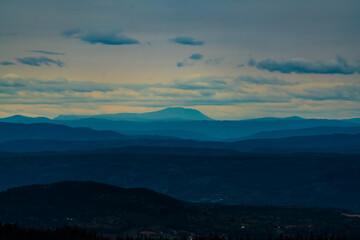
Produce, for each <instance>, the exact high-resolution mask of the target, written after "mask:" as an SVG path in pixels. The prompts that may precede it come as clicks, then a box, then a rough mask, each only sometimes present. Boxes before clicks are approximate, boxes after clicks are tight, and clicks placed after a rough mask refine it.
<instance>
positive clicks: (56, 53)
mask: <svg viewBox="0 0 360 240" xmlns="http://www.w3.org/2000/svg"><path fill="white" fill-rule="evenodd" d="M29 52H33V53H41V54H47V55H65V53H59V52H50V51H43V50H32V51H29Z"/></svg>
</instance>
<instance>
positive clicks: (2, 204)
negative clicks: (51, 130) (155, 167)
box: [0, 181, 360, 239]
mask: <svg viewBox="0 0 360 240" xmlns="http://www.w3.org/2000/svg"><path fill="white" fill-rule="evenodd" d="M59 196H61V197H59ZM343 213H345V212H344V211H341V210H337V209H322V208H304V207H250V206H223V205H218V204H195V203H189V202H184V201H179V200H176V199H174V198H171V197H168V196H165V195H162V194H159V193H156V192H153V191H150V190H147V189H124V188H119V187H114V186H110V185H106V184H101V183H95V182H74V181H71V182H60V183H54V184H49V185H30V186H23V187H19V188H14V189H9V190H7V191H4V192H1V193H0V219H1V220H2V221H6V222H15V221H16V222H18V223H19V224H21V225H22V226H27V227H36V228H40V227H42V228H44V227H50V228H54V227H57V226H62V225H63V224H64V223H67V224H69V225H71V226H77V227H81V228H86V229H90V230H96V231H97V232H99V233H113V234H121V235H125V234H127V235H133V236H136V235H138V234H139V233H140V232H142V231H144V230H146V231H147V232H150V231H151V232H153V233H155V235H156V234H158V235H160V233H161V232H162V233H164V234H167V235H168V236H169V235H170V236H176V235H179V236H181V235H185V236H186V235H191V234H195V235H196V234H200V235H208V234H211V233H213V234H219V235H221V234H226V235H230V236H236V237H246V236H247V237H251V239H263V238H264V237H268V236H269V235H273V236H276V235H278V234H280V233H282V234H287V235H291V234H304V235H309V226H311V227H310V228H311V232H312V233H313V234H324V233H327V234H334V235H336V236H347V237H349V236H360V231H359V229H360V219H358V218H350V217H347V216H345V215H343ZM289 226H291V227H289Z"/></svg>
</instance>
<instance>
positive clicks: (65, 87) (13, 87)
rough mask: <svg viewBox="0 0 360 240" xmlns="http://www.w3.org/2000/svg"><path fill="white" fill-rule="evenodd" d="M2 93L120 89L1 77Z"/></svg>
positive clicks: (64, 80) (65, 81)
mask: <svg viewBox="0 0 360 240" xmlns="http://www.w3.org/2000/svg"><path fill="white" fill-rule="evenodd" d="M0 86H1V87H2V89H1V92H3V93H7V94H16V93H17V92H19V91H28V92H42V93H61V92H67V91H70V92H80V93H82V92H93V91H99V92H108V91H114V90H115V89H117V88H118V86H117V85H111V84H102V83H96V82H90V81H86V82H80V81H69V80H67V79H56V80H41V79H34V78H6V77H0Z"/></svg>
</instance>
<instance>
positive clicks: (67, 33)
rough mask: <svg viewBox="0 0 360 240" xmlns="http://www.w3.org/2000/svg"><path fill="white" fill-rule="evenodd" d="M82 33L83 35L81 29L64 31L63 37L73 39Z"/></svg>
mask: <svg viewBox="0 0 360 240" xmlns="http://www.w3.org/2000/svg"><path fill="white" fill-rule="evenodd" d="M80 33H81V31H80V29H70V30H65V31H62V32H61V35H62V36H64V37H66V38H71V37H74V36H76V35H78V34H80Z"/></svg>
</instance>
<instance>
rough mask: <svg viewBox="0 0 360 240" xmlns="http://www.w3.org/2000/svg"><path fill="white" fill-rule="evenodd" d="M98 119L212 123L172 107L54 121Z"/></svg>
mask: <svg viewBox="0 0 360 240" xmlns="http://www.w3.org/2000/svg"><path fill="white" fill-rule="evenodd" d="M84 118H97V119H105V120H126V121H156V120H157V121H211V120H212V119H211V118H209V117H208V116H206V115H204V114H203V113H202V112H200V111H198V110H196V109H192V108H182V107H172V108H165V109H162V110H159V111H154V112H145V113H115V114H99V115H59V116H58V117H56V118H54V120H76V119H84Z"/></svg>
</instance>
